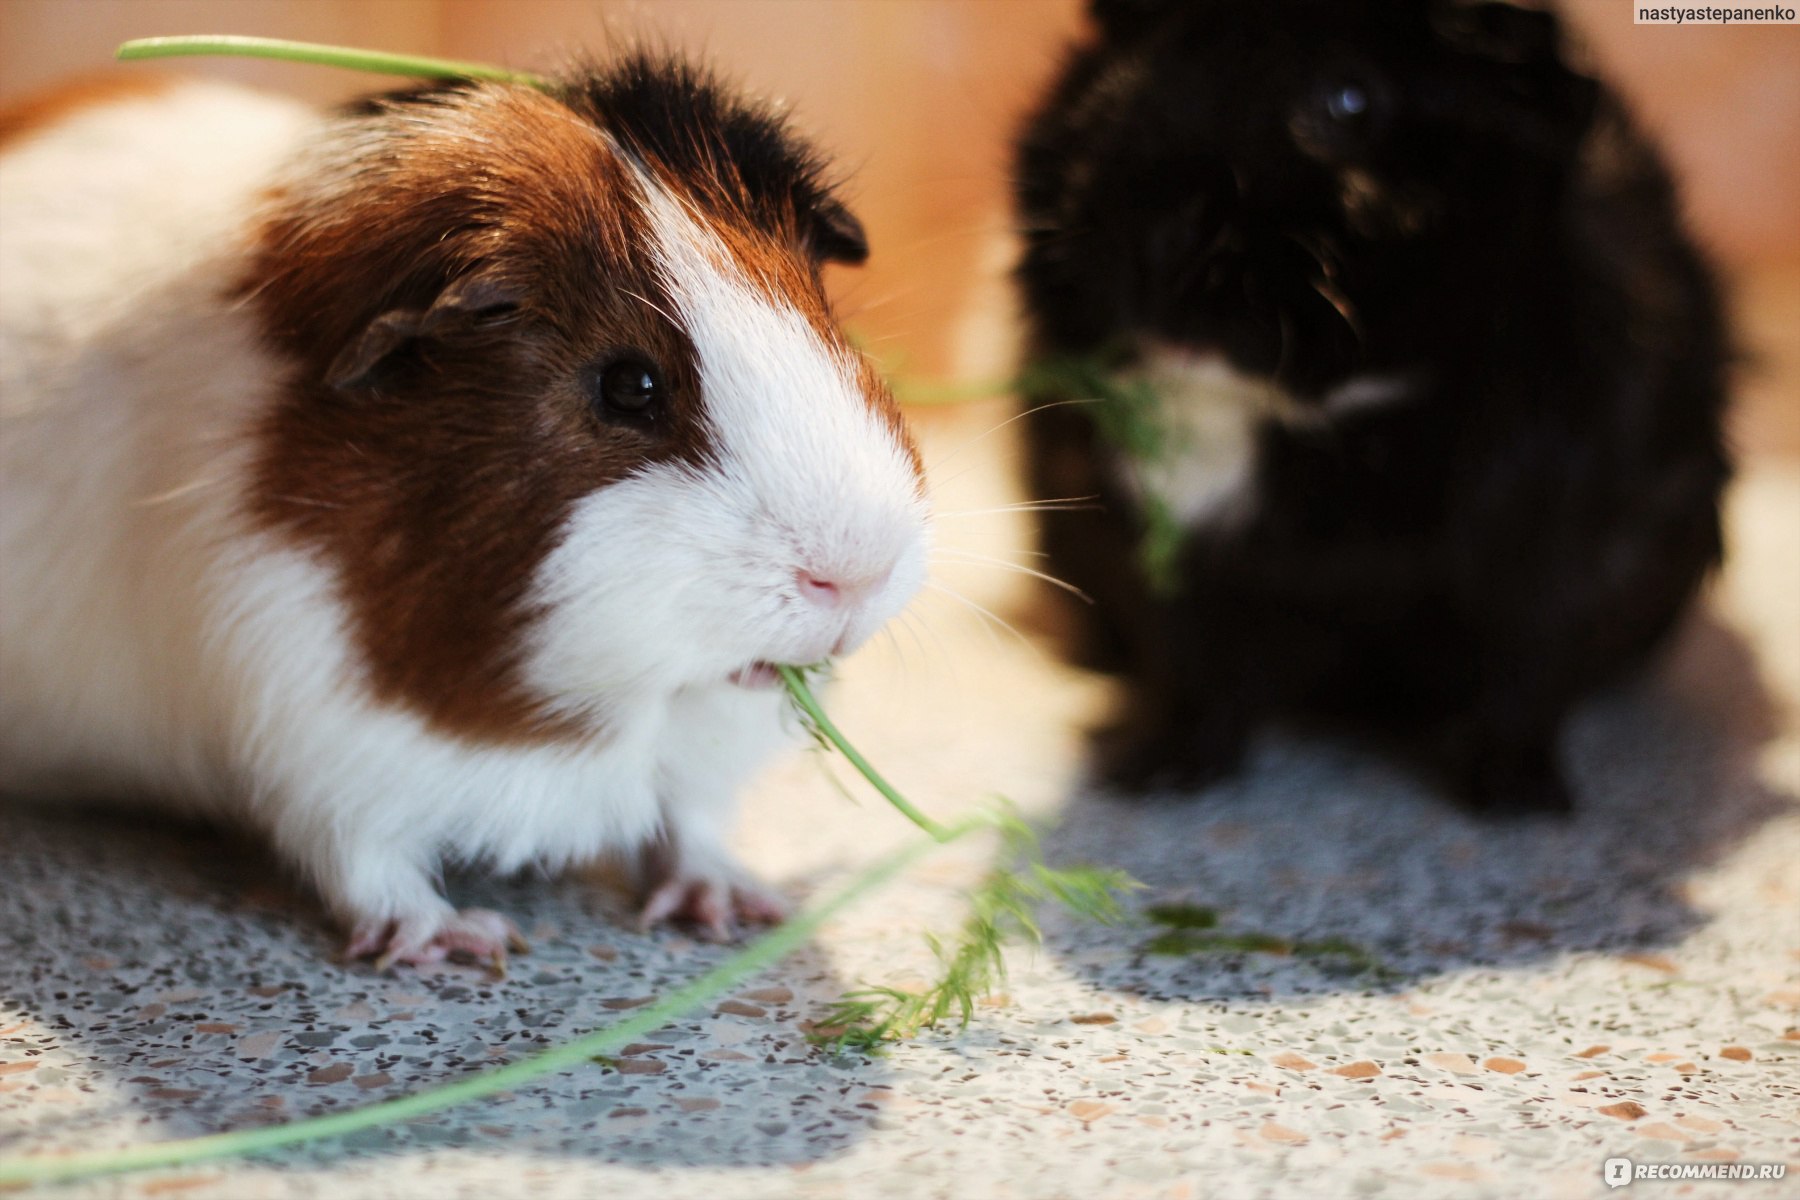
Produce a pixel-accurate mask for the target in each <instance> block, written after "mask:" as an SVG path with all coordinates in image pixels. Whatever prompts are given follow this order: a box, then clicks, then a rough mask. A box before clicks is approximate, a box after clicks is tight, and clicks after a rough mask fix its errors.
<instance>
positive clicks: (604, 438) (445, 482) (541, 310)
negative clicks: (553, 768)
mask: <svg viewBox="0 0 1800 1200" xmlns="http://www.w3.org/2000/svg"><path fill="white" fill-rule="evenodd" d="M408 126H411V127H410V128H408ZM346 128H347V129H350V130H361V131H373V136H374V137H375V138H376V140H377V141H378V142H383V141H384V140H391V143H392V144H391V145H385V144H384V145H383V148H382V149H381V150H379V151H376V152H374V153H368V154H367V156H366V162H367V166H366V167H364V168H362V169H359V170H358V171H357V172H355V173H354V175H353V176H352V177H351V178H350V179H349V181H348V182H349V188H348V190H347V191H345V192H344V193H343V194H340V195H330V194H329V192H330V191H331V190H332V189H331V187H330V185H329V184H327V186H326V188H325V192H326V193H327V194H324V195H321V194H318V193H314V192H312V191H311V188H312V187H313V186H314V184H312V183H310V182H303V183H300V184H297V185H295V186H294V187H293V188H291V189H290V190H289V191H288V192H287V193H286V194H285V195H283V196H282V197H281V198H280V200H279V203H278V206H277V209H276V215H275V216H274V218H273V219H272V220H270V221H269V222H268V224H267V226H266V228H265V229H264V230H263V232H262V237H261V247H262V248H261V253H260V257H259V260H258V262H257V263H256V266H255V269H254V270H253V272H252V274H251V280H250V284H249V285H248V286H247V288H246V291H247V293H248V294H249V296H250V297H251V299H252V300H253V301H254V303H255V304H256V305H257V306H258V307H259V308H260V309H261V311H262V313H263V317H264V321H265V324H266V327H267V329H268V331H269V335H270V337H271V340H273V341H274V343H275V344H276V345H277V347H278V348H279V349H281V350H282V351H283V352H285V353H286V354H287V355H288V356H289V357H291V358H293V359H295V360H297V361H298V362H299V363H300V371H299V377H298V379H297V380H296V382H295V384H294V386H293V387H292V388H291V389H290V390H289V391H288V393H287V394H286V396H285V397H284V398H283V399H282V401H281V403H280V404H279V405H278V406H277V407H276V408H275V409H274V410H273V411H272V412H271V413H270V414H269V417H268V419H267V423H266V425H265V427H264V428H263V429H262V430H261V441H260V453H259V458H258V466H257V479H256V487H255V500H254V503H255V506H256V513H255V515H256V516H257V517H258V518H259V519H260V520H261V521H262V522H263V523H265V524H266V525H267V526H269V527H271V528H273V529H276V530H278V531H279V532H281V533H283V534H285V535H287V536H289V537H291V538H294V539H296V540H298V541H299V542H301V543H302V544H304V545H306V546H307V547H309V548H311V549H313V550H315V551H316V552H318V553H319V554H320V555H321V557H322V558H323V559H324V561H326V562H327V563H329V564H330V565H331V567H332V568H333V569H334V570H335V571H336V572H337V573H338V575H339V578H340V581H341V588H342V592H343V599H344V600H345V602H346V604H347V607H348V609H349V611H350V613H351V615H352V618H353V621H354V623H355V629H354V633H355V637H356V641H357V644H358V646H359V648H360V649H361V651H362V657H363V660H364V662H365V663H366V665H367V670H368V676H369V682H370V684H371V685H372V686H373V688H374V690H375V691H376V693H377V694H378V695H379V696H380V697H381V698H383V699H384V700H386V701H389V702H392V703H397V704H402V705H405V706H406V707H409V708H411V709H413V710H415V711H418V712H419V713H421V714H422V715H423V716H425V717H426V718H427V719H428V720H429V721H431V722H432V723H433V724H434V725H436V726H437V727H439V728H440V729H442V730H444V731H446V732H451V733H455V734H458V735H461V736H465V737H470V738H475V739H482V740H542V739H550V738H557V737H563V736H567V735H569V734H571V733H572V732H575V731H573V730H571V729H568V728H566V727H563V726H561V725H559V724H558V723H557V722H554V721H551V720H549V719H547V718H546V717H545V715H544V714H543V712H542V711H541V710H540V707H539V705H538V704H537V702H536V701H535V700H534V699H533V698H532V697H530V696H528V695H527V694H526V693H525V692H524V690H523V688H522V687H521V686H520V684H519V681H518V677H517V674H518V667H519V657H520V652H521V647H520V645H519V637H518V635H519V633H520V631H521V629H522V628H523V626H524V625H525V623H526V622H527V621H528V620H529V618H530V616H531V613H530V612H529V611H528V609H527V597H526V589H527V586H528V584H529V582H530V580H531V578H532V576H533V573H534V571H535V569H536V567H537V565H538V563H539V562H540V561H541V560H542V558H543V557H544V555H545V554H546V553H547V552H548V551H549V550H550V548H551V546H552V543H553V540H554V538H555V536H556V534H557V531H558V530H559V529H560V528H561V527H562V524H563V522H564V520H565V518H566V517H567V515H568V512H569V510H570V509H571V507H572V506H573V505H574V503H575V502H576V501H577V500H578V499H579V498H580V497H581V496H583V495H585V494H587V493H589V492H591V491H594V490H596V489H598V488H600V487H603V486H604V485H606V484H607V483H610V482H613V481H615V480H617V479H619V478H621V477H622V476H624V475H625V474H626V473H627V472H629V471H630V470H632V469H633V468H635V467H637V466H639V465H640V464H643V463H645V462H649V461H657V460H666V459H670V458H681V459H686V460H691V461H699V460H701V459H702V458H704V456H705V454H706V452H707V435H706V430H705V428H704V427H703V425H702V423H701V420H700V397H699V395H698V378H697V373H696V370H695V367H694V359H693V348H692V346H691V345H689V343H688V341H687V339H686V336H685V335H684V334H683V333H682V332H681V331H680V330H679V329H677V328H675V327H674V326H673V325H672V324H671V323H670V322H669V321H668V320H667V319H665V318H664V317H662V316H661V315H660V314H658V312H657V311H656V309H657V308H659V307H660V308H662V309H664V310H669V309H671V306H670V305H669V304H668V303H667V301H666V299H665V298H664V297H663V296H662V294H661V289H660V285H659V283H658V281H657V280H656V279H655V278H654V276H653V275H652V274H651V272H650V270H649V269H648V265H647V264H648V261H649V254H648V250H647V245H646V238H647V233H646V231H645V230H644V229H643V228H641V226H640V222H639V220H638V218H637V213H638V207H637V205H636V204H635V202H633V201H632V199H631V196H632V193H633V191H634V189H635V187H636V184H635V182H634V181H633V180H632V179H631V177H630V175H629V173H628V170H627V168H626V167H625V165H624V164H623V163H622V162H620V161H619V160H618V158H617V157H616V156H615V155H614V154H613V153H612V151H611V149H610V148H609V147H608V145H607V144H606V142H605V141H604V139H602V138H601V137H599V136H598V135H597V134H596V133H595V131H594V130H593V129H591V128H586V127H583V126H580V125H578V124H576V123H574V122H571V121H570V120H569V119H568V114H567V113H566V112H565V111H564V110H562V109H561V107H560V106H559V105H557V104H556V103H555V102H554V101H551V100H549V99H547V98H545V97H543V96H540V95H538V94H536V93H534V92H531V91H529V90H526V89H501V88H489V89H471V90H469V91H467V92H466V93H463V94H461V95H458V96H456V97H454V98H453V100H452V101H450V102H446V103H433V104H429V105H426V106H424V107H418V106H416V105H415V104H412V103H409V104H407V105H405V106H404V107H403V109H400V110H396V112H395V113H394V114H391V115H388V116H376V117H365V118H356V119H353V120H352V121H351V122H350V124H349V125H348V126H347V127H346ZM396 130H399V131H398V132H395V131H396ZM367 135H368V134H367V133H366V132H365V133H364V134H362V135H353V136H367ZM364 149H365V152H366V151H367V150H368V147H367V146H365V147H364ZM390 151H391V153H390ZM471 276H479V277H480V278H482V279H484V280H486V281H488V286H487V288H486V289H485V290H486V291H487V292H491V293H494V294H495V295H497V296H501V297H505V298H507V299H508V300H509V301H510V302H511V303H513V304H515V305H516V308H515V309H514V310H512V311H510V312H495V313H490V314H487V315H482V314H481V313H479V312H453V313H451V314H450V316H449V317H448V318H446V320H445V321H444V322H442V323H441V327H440V328H438V329H436V330H435V331H434V332H433V333H432V334H431V335H430V336H426V337H422V338H420V339H417V340H416V341H415V342H411V343H404V344H402V345H400V346H399V348H398V349H396V350H395V351H394V352H393V353H392V354H390V355H389V356H387V357H386V358H385V359H383V360H382V361H381V362H380V363H379V365H378V367H377V370H376V373H375V374H374V375H373V376H372V378H371V379H370V380H369V381H368V382H367V383H366V385H362V386H356V387H351V388H347V389H345V390H344V391H338V390H334V389H332V388H331V387H329V386H328V385H327V384H326V383H325V382H324V380H325V378H326V375H327V372H328V371H329V370H330V367H331V364H332V363H333V362H334V361H335V360H337V358H338V356H339V354H340V353H341V352H342V351H343V349H344V347H345V346H347V345H350V344H351V343H353V342H354V341H355V340H356V339H358V338H360V337H361V336H362V335H363V331H364V330H365V329H366V328H367V327H368V325H369V324H370V322H372V321H375V320H376V319H377V318H379V317H382V316H383V314H391V313H402V314H405V313H413V314H418V313H423V312H425V311H427V310H429V309H430V308H431V305H432V304H433V302H434V300H436V299H437V297H438V296H439V295H440V294H441V293H442V291H443V289H444V287H445V285H447V284H448V283H450V282H451V281H453V280H458V279H464V278H468V277H471ZM633 293H635V296H634V295H633ZM635 297H642V298H643V299H642V300H639V299H637V298H635ZM490 298H492V297H490ZM621 351H625V352H629V353H631V354H633V355H637V354H647V355H648V356H649V357H652V358H654V359H655V360H656V362H657V363H658V364H659V365H660V366H661V368H662V370H663V374H664V380H665V383H666V385H667V387H668V388H669V390H670V394H671V396H672V402H671V405H670V409H669V412H670V419H669V420H668V421H667V422H666V423H665V424H664V425H663V426H662V427H661V428H658V429H656V430H651V431H645V430H640V429H637V428H631V427H621V426H617V425H612V424H608V423H606V422H604V421H603V420H601V419H600V418H599V417H598V416H597V415H596V413H595V411H594V408H593V405H592V404H591V402H590V397H589V392H588V383H589V380H590V378H591V377H592V375H593V373H594V372H596V371H597V370H598V369H599V367H600V366H601V365H602V364H604V362H605V361H607V359H608V358H609V357H610V356H612V355H614V354H617V353H619V352H621Z"/></svg>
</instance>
